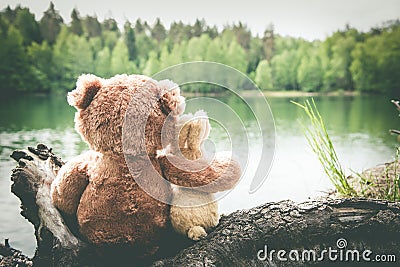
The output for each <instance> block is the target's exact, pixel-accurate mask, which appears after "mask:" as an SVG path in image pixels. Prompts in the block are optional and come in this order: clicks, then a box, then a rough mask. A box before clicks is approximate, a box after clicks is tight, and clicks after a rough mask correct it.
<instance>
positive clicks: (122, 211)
mask: <svg viewBox="0 0 400 267" xmlns="http://www.w3.org/2000/svg"><path fill="white" fill-rule="evenodd" d="M135 162H137V164H136V165H135V166H130V169H128V167H127V166H126V163H125V160H124V159H119V160H116V159H115V158H112V157H109V158H107V157H103V158H102V159H101V160H100V161H99V162H98V163H97V166H93V169H91V170H90V171H89V172H88V174H89V184H88V186H87V188H86V189H85V191H84V192H83V194H82V198H81V201H80V204H79V206H78V211H77V217H78V222H79V225H80V231H81V233H82V234H83V235H84V236H85V237H86V238H88V239H89V241H91V242H92V243H94V244H116V243H119V244H129V245H135V246H138V247H141V248H142V249H143V248H146V246H149V247H147V248H146V249H145V250H147V251H148V252H149V251H152V250H154V247H155V246H156V244H157V243H158V239H159V238H161V233H162V231H163V230H164V229H165V227H166V224H167V219H168V216H169V207H168V206H167V205H166V204H164V203H161V202H159V201H157V200H156V199H154V198H153V197H151V196H150V195H149V194H147V193H146V192H144V191H143V190H142V189H141V187H140V186H139V185H138V184H137V183H136V181H135V179H134V178H135V177H133V175H136V176H140V178H145V179H146V180H149V181H150V182H152V183H153V184H154V183H157V184H155V185H157V187H159V188H160V192H161V193H163V194H170V190H171V189H170V187H169V185H168V184H167V183H164V182H162V180H159V179H157V177H154V169H153V167H154V168H155V169H156V170H157V171H160V167H159V165H158V164H157V163H156V162H154V164H153V166H149V165H150V164H145V161H141V160H136V161H135ZM161 189H162V190H161ZM116 225H118V227H116Z"/></svg>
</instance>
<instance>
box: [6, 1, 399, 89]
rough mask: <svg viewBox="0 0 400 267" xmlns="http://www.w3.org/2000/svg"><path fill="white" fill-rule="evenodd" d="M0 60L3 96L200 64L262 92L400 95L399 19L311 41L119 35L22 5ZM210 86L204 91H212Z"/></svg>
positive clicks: (188, 28)
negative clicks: (229, 72)
mask: <svg viewBox="0 0 400 267" xmlns="http://www.w3.org/2000/svg"><path fill="white" fill-rule="evenodd" d="M0 58H1V60H0V90H1V91H2V92H4V93H14V92H18V91H24V92H46V93H47V92H51V91H66V90H70V89H71V88H73V87H74V82H75V80H76V78H77V76H78V75H80V74H81V73H95V74H97V75H100V76H103V77H110V76H112V75H114V74H117V73H143V74H146V75H152V74H155V73H156V72H158V71H160V70H162V69H164V68H166V67H168V66H171V65H174V64H177V63H181V62H186V61H195V60H207V61H216V62H221V63H224V64H227V65H230V66H232V67H234V68H236V69H238V70H240V71H241V72H243V73H246V74H248V75H249V77H250V78H252V79H253V80H254V81H255V82H256V83H257V84H258V86H259V87H260V88H261V89H263V90H303V91H328V90H338V89H343V90H359V91H376V92H383V93H395V92H398V90H400V88H399V87H400V75H399V74H400V22H399V21H398V20H397V21H391V22H387V23H385V24H383V25H382V26H381V27H377V28H374V29H371V30H370V31H369V32H367V33H363V32H359V31H357V30H356V29H354V28H351V27H350V26H347V27H346V28H345V29H344V30H340V31H337V32H335V33H333V34H332V35H331V36H329V37H328V38H326V39H325V40H324V41H313V42H310V41H306V40H304V39H301V38H292V37H283V36H280V35H277V34H275V33H274V29H273V27H272V26H269V27H267V29H266V30H265V33H264V35H263V36H262V37H259V36H253V35H252V34H251V32H250V30H249V29H248V28H247V27H246V26H245V25H243V24H242V23H238V24H235V25H232V26H226V27H225V28H224V29H223V30H222V31H218V30H217V28H216V27H215V26H214V27H210V26H208V25H206V23H205V21H204V20H196V22H195V23H194V24H193V25H188V24H184V23H182V22H175V23H172V24H171V26H170V28H169V29H166V28H165V26H164V25H163V24H162V22H161V20H160V19H157V20H156V22H155V23H154V25H153V26H150V25H149V24H148V23H147V22H143V21H141V20H140V19H138V20H137V21H136V22H135V23H130V22H129V21H127V22H126V23H125V24H124V27H123V30H120V29H119V28H118V24H117V22H116V21H115V20H114V19H112V18H109V19H106V20H104V21H102V22H99V20H98V19H97V17H96V16H86V17H83V18H82V17H81V16H80V15H79V12H78V10H76V9H74V10H72V12H71V22H70V23H68V24H65V23H64V20H63V18H62V17H61V16H60V14H59V12H58V11H57V10H56V9H55V7H54V5H53V3H50V7H49V8H48V10H46V11H45V12H44V14H43V16H42V18H41V19H40V20H39V21H37V20H36V18H35V16H34V14H32V13H31V12H30V10H29V9H28V8H25V7H21V6H17V7H16V8H15V9H11V8H10V7H7V8H5V9H4V10H2V11H1V12H0ZM238 86H240V85H238ZM210 88H211V89H210ZM210 88H207V87H203V88H200V90H203V91H207V90H215V87H210ZM196 90H199V88H197V89H196Z"/></svg>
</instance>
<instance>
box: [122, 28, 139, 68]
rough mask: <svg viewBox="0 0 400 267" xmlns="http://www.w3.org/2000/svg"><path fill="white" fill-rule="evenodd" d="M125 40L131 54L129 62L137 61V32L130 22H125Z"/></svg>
mask: <svg viewBox="0 0 400 267" xmlns="http://www.w3.org/2000/svg"><path fill="white" fill-rule="evenodd" d="M124 40H125V44H126V46H127V47H128V52H129V60H131V61H133V60H136V56H137V51H136V36H135V31H134V30H133V28H132V27H131V24H130V22H129V21H126V22H125V25H124Z"/></svg>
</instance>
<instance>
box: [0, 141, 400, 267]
mask: <svg viewBox="0 0 400 267" xmlns="http://www.w3.org/2000/svg"><path fill="white" fill-rule="evenodd" d="M12 158H14V159H15V160H16V161H18V166H17V168H15V169H14V171H13V174H12V180H13V182H14V183H13V185H12V192H13V193H14V194H15V195H17V196H18V197H19V198H20V199H21V203H22V204H21V209H22V211H21V214H22V215H23V216H24V217H25V218H27V219H28V220H29V221H30V222H31V223H32V224H33V225H34V227H35V235H36V239H37V244H38V247H37V251H36V254H35V256H34V257H33V259H31V261H30V259H29V258H27V257H25V256H23V255H22V254H21V253H19V254H18V251H16V250H12V249H11V248H9V247H8V246H6V245H4V246H0V254H2V255H3V256H4V257H3V259H0V266H17V265H16V263H15V262H17V261H18V260H19V259H22V260H25V261H27V263H26V265H22V263H20V265H19V266H30V265H29V264H32V262H33V264H34V265H35V266H105V265H111V264H113V265H121V266H123V265H126V264H129V266H138V265H153V266H171V265H175V266H227V265H230V266H268V265H269V266H275V265H276V266H302V265H310V264H317V263H320V262H317V261H311V262H307V261H305V260H304V259H300V260H299V261H290V260H289V261H279V260H278V259H277V258H276V254H275V255H274V257H273V258H272V260H271V261H269V260H258V259H257V253H258V252H259V251H260V250H264V249H265V246H267V248H268V251H271V250H273V249H274V250H280V249H284V250H286V251H287V252H289V251H290V250H297V251H299V252H300V253H301V251H303V249H307V250H309V249H314V250H316V251H321V250H323V249H328V248H329V247H331V248H333V249H337V244H336V242H337V240H338V239H339V238H345V239H346V240H347V247H346V248H348V249H359V250H361V251H363V250H366V249H369V250H371V251H373V255H375V254H386V255H387V254H391V255H395V257H396V259H397V261H399V260H400V255H399V246H400V203H398V202H397V203H393V202H387V201H378V200H367V199H320V200H312V201H308V202H304V203H300V204H296V203H294V202H291V201H281V202H278V203H267V204H264V205H262V206H259V207H256V208H252V209H250V210H242V211H237V212H234V213H232V214H230V215H227V216H223V217H222V218H221V221H220V223H219V225H218V226H217V227H216V228H215V229H213V231H211V233H209V235H208V236H207V238H206V239H204V240H201V241H199V242H197V243H193V242H191V241H188V240H187V239H186V238H184V237H179V236H177V235H176V234H174V233H172V229H171V233H169V236H166V239H165V240H166V243H165V245H164V247H163V248H162V249H161V251H160V253H159V254H158V255H157V257H158V258H159V260H155V261H154V259H150V260H149V259H147V260H139V259H132V258H129V253H121V250H120V249H119V248H111V247H108V248H95V247H93V246H91V245H89V244H87V243H85V242H84V241H82V240H81V239H80V238H79V236H78V235H77V234H74V233H76V231H74V230H73V229H72V231H71V230H70V229H69V227H68V226H67V224H66V222H65V221H64V220H63V218H62V216H61V214H60V213H59V212H58V210H57V209H55V208H54V206H53V205H52V204H51V201H50V184H51V181H52V180H53V179H54V176H55V174H56V173H57V171H58V169H59V168H60V166H62V164H63V162H62V161H61V160H60V159H59V158H58V157H56V156H55V155H54V154H53V153H52V152H51V149H48V148H47V147H46V146H44V145H38V147H37V148H29V149H28V151H15V152H14V153H13V154H12ZM14 254H15V257H14ZM21 257H22V258H21ZM160 258H161V259H160ZM13 260H15V261H13ZM325 260H326V261H327V260H328V258H327V257H326V258H325ZM326 263H330V262H329V261H328V262H326Z"/></svg>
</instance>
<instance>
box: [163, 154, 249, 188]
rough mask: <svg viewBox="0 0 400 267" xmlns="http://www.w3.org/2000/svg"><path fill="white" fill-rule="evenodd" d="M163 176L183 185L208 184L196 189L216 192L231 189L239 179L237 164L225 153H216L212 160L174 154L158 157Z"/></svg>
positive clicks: (239, 171) (196, 185) (239, 172)
mask: <svg viewBox="0 0 400 267" xmlns="http://www.w3.org/2000/svg"><path fill="white" fill-rule="evenodd" d="M159 160H160V164H161V166H162V167H163V174H164V176H165V177H166V178H167V179H168V180H169V181H170V182H171V183H173V184H176V185H180V186H185V187H198V186H204V185H209V184H211V183H212V185H210V186H207V187H205V188H198V190H201V191H205V192H209V193H216V192H220V191H224V190H228V189H231V188H233V187H234V186H235V184H236V183H237V182H238V181H239V179H240V177H241V170H240V166H239V164H238V163H237V162H236V161H235V160H233V159H232V158H231V157H230V156H227V155H226V154H217V155H216V156H215V158H214V160H213V161H212V162H207V161H206V160H204V159H199V160H196V161H191V160H187V159H184V158H182V157H179V156H175V155H168V156H162V157H160V158H159Z"/></svg>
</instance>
